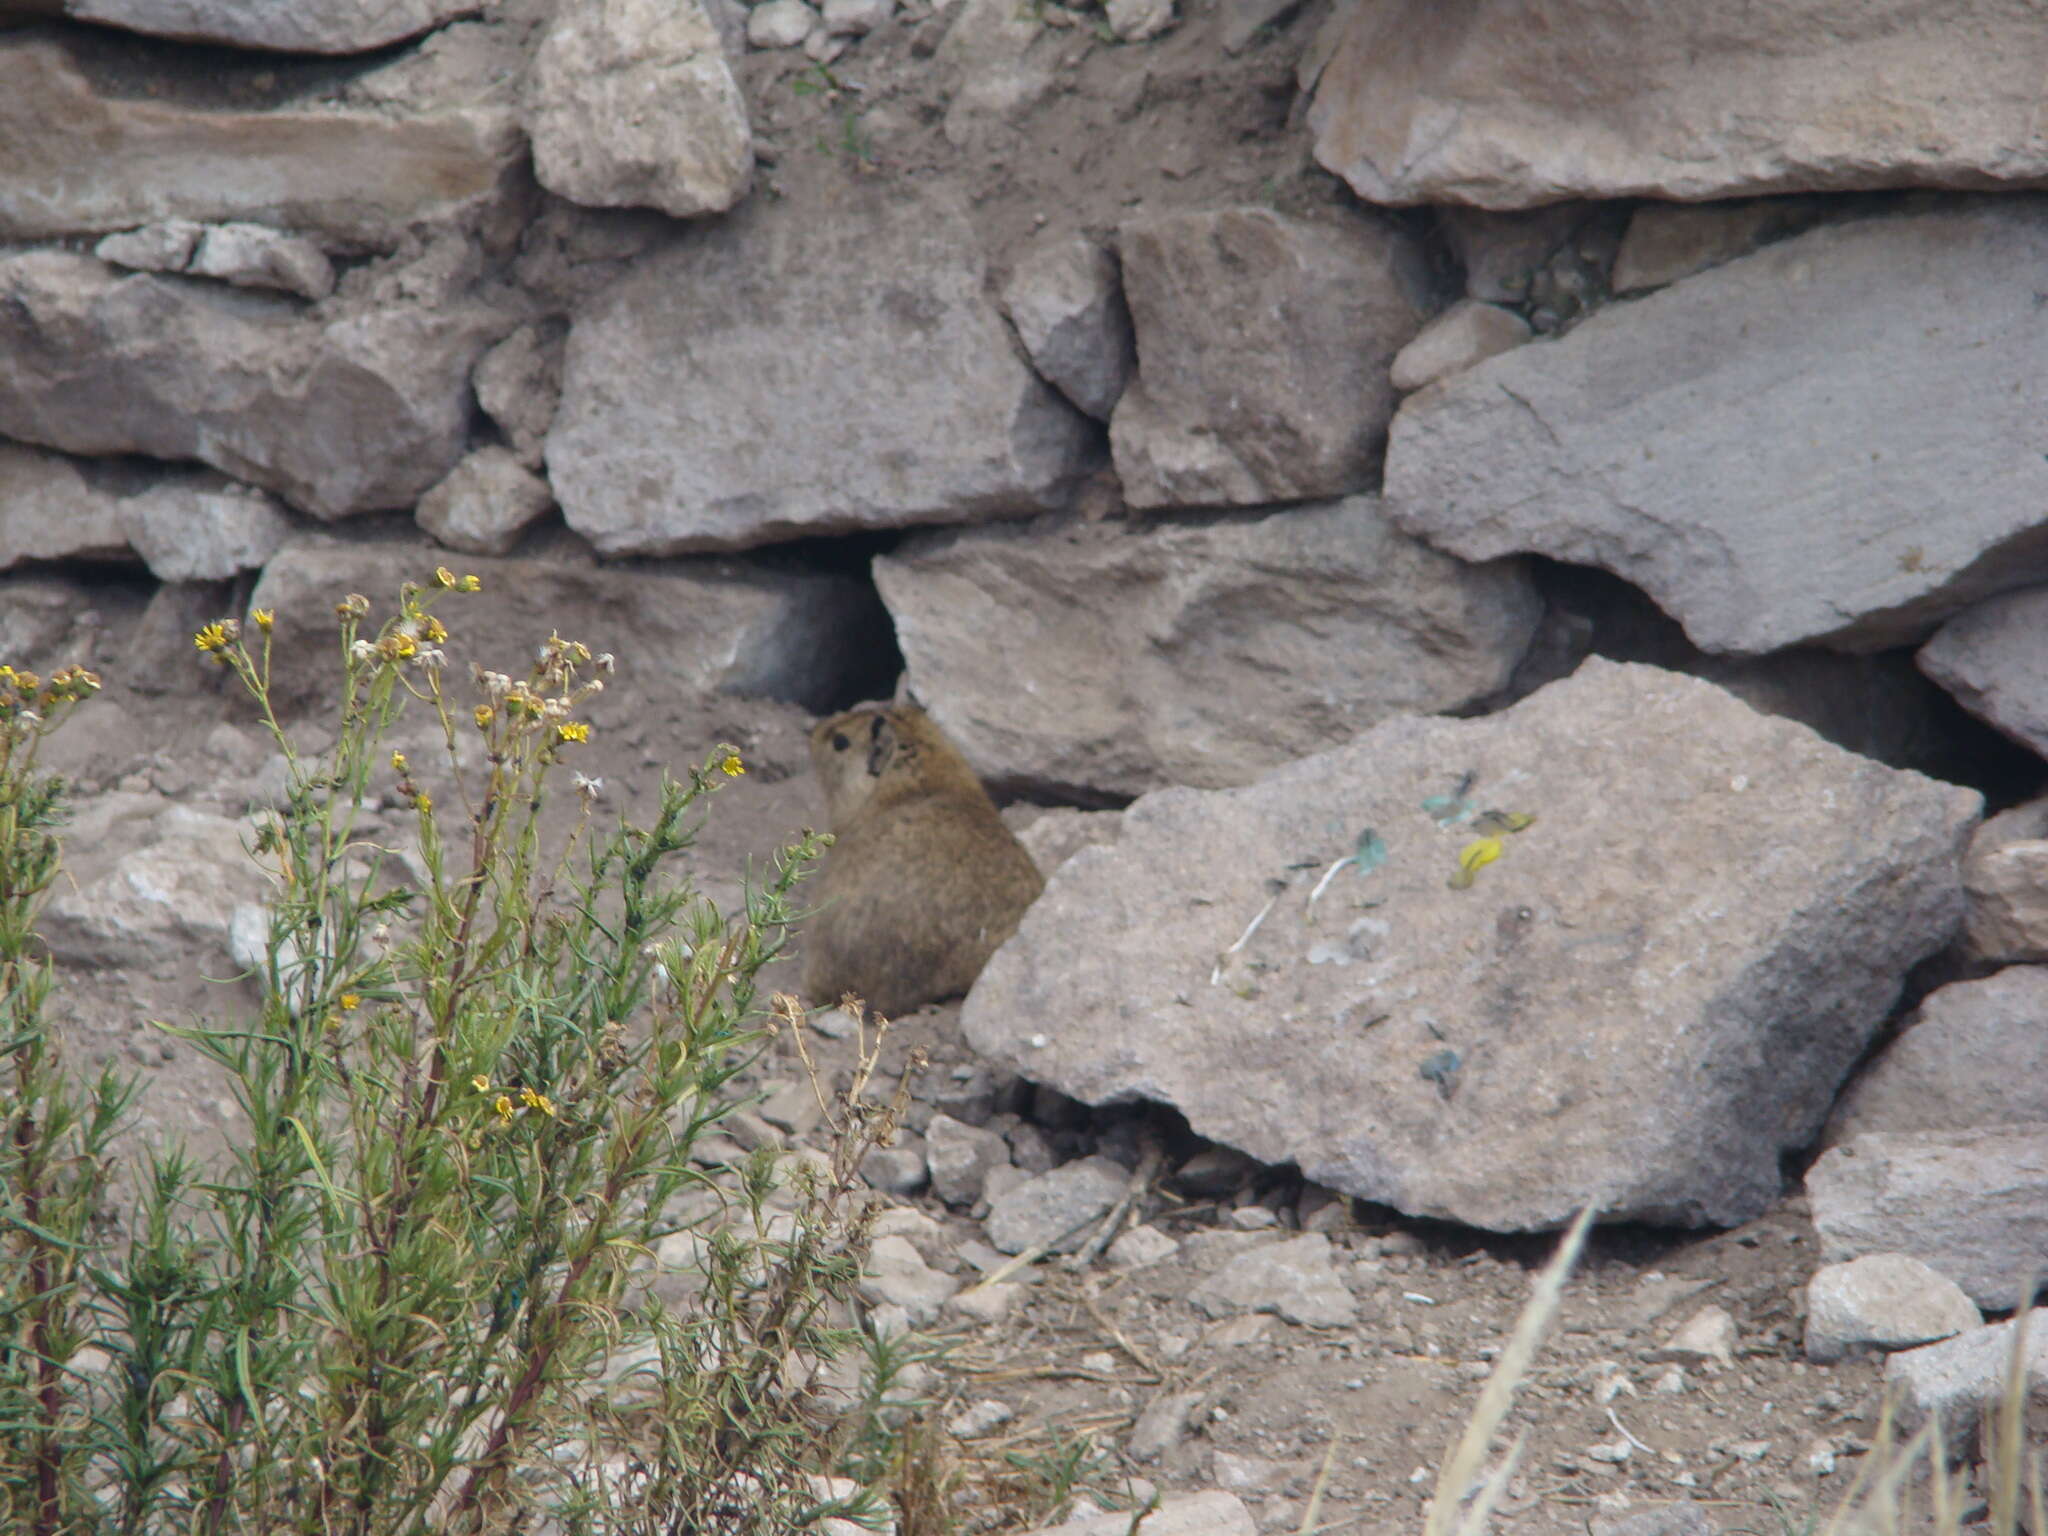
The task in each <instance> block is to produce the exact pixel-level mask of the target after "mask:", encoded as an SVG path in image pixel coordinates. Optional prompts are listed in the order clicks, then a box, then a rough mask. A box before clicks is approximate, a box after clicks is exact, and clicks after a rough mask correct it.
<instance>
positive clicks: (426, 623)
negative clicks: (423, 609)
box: [420, 613, 448, 645]
mask: <svg viewBox="0 0 2048 1536" xmlns="http://www.w3.org/2000/svg"><path fill="white" fill-rule="evenodd" d="M420 637H421V638H422V639H424V640H425V641H426V642H427V644H429V645H439V644H440V643H441V642H442V641H443V640H446V639H447V638H448V626H447V625H446V624H443V623H442V622H441V621H440V620H439V619H437V618H435V617H434V616H433V615H432V614H431V613H430V614H428V615H427V616H426V617H425V618H424V619H422V620H421V621H420Z"/></svg>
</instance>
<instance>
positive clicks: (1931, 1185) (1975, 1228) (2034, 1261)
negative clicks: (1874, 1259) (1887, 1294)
mask: <svg viewBox="0 0 2048 1536" xmlns="http://www.w3.org/2000/svg"><path fill="white" fill-rule="evenodd" d="M1806 1193H1807V1198H1808V1199H1809V1201H1811V1203H1812V1207H1813V1229H1814V1231H1815V1232H1817V1233H1819V1234H1820V1243H1821V1257H1822V1259H1823V1260H1825V1261H1826V1262H1827V1263H1830V1264H1833V1263H1838V1262H1840V1261H1842V1260H1844V1259H1853V1258H1858V1257H1860V1256H1861V1255H1863V1254H1866V1253H1905V1254H1911V1255H1912V1256H1913V1257H1914V1258H1916V1259H1920V1260H1922V1261H1923V1262H1925V1263H1927V1264H1928V1265H1930V1266H1932V1267H1933V1268H1935V1269H1937V1270H1939V1271H1941V1273H1943V1274H1944V1275H1947V1276H1948V1277H1949V1278H1950V1279H1951V1280H1953V1281H1955V1282H1956V1284H1958V1285H1960V1286H1961V1287H1962V1288H1963V1289H1964V1290H1965V1291H1967V1292H1968V1293H1969V1296H1970V1299H1971V1300H1972V1301H1974V1302H1976V1303H1977V1305H1978V1306H1980V1307H1984V1308H1986V1309H1987V1310H1998V1311H2003V1310H2006V1309H2008V1308H2011V1307H2015V1306H2021V1305H2024V1304H2025V1303H2026V1302H2027V1301H2029V1300H2030V1299H2031V1298H2030V1297H2027V1296H2024V1295H2022V1294H2021V1286H2022V1282H2024V1281H2028V1280H2032V1281H2034V1282H2035V1283H2036V1284H2038V1283H2039V1282H2040V1281H2041V1280H2042V1278H2043V1276H2042V1273H2041V1260H2042V1256H2043V1255H2044V1254H2048V1121H2034V1122H2031V1123H2027V1124H2021V1125H2002V1126H1993V1127H1988V1128H1985V1129H1980V1130H1970V1131H1909V1132H1899V1133H1891V1132H1886V1131H1873V1132H1870V1133H1868V1134H1866V1135H1862V1136H1856V1137H1852V1138H1851V1139H1850V1140H1848V1141H1845V1142H1843V1143H1841V1145H1839V1146H1836V1147H1831V1148H1829V1149H1828V1150H1827V1151H1826V1152H1823V1153H1822V1154H1821V1155H1820V1159H1819V1161H1817V1162H1816V1163H1815V1164H1814V1165H1813V1167H1812V1168H1810V1169H1809V1170H1807V1174H1806Z"/></svg>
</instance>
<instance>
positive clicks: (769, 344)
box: [547, 185, 1094, 555]
mask: <svg viewBox="0 0 2048 1536" xmlns="http://www.w3.org/2000/svg"><path fill="white" fill-rule="evenodd" d="M984 276H985V272H984V263H983V260H982V257H981V254H980V250H979V247H978V246H977V244H976V241H975V237H974V234H973V231H972V229H971V228H970V227H969V225H968V223H967V220H966V217H965V215H964V214H963V213H962V211H961V210H960V208H959V207H958V206H956V205H955V204H953V203H952V202H950V201H946V200H942V199H939V198H936V197H932V196H928V195H926V194H922V193H912V192H910V191H908V190H907V189H906V188H903V187H900V186H898V187H891V188H888V189H880V188H874V187H868V186H865V185H862V186H854V187H850V188H848V189H847V190H846V192H845V193H844V200H843V201H842V202H841V203H839V204H837V205H836V206H834V207H833V208H831V209H830V210H822V209H819V208H817V207H799V206H796V205H795V204H791V203H778V204H769V203H766V202H764V201H763V200H761V199H756V200H755V201H754V202H752V203H750V204H748V205H746V206H745V207H743V208H741V209H740V210H738V211H737V212H736V213H735V214H733V215H732V216H731V217H728V218H725V219H721V220H719V221H718V222H717V223H716V224H715V225H713V226H710V227H704V228H699V229H696V230H693V231H691V232H690V233H688V234H686V235H684V236H682V237H681V238H680V239H679V240H678V241H677V243H676V244H674V245H672V246H670V247H669V248H668V249H666V250H663V251H661V252H659V253H657V254H655V255H652V256H650V257H647V258H645V259H643V260H641V261H640V262H639V263H638V264H637V265H636V267H635V269H634V271H633V272H632V274H631V275H630V276H628V277H626V278H625V279H624V280H623V281H621V282H619V283H617V284H615V285H614V286H613V287H611V288H609V289H607V290H606V291H605V292H604V294H603V295H601V296H600V297H599V299H598V300H597V301H596V302H595V303H594V304H593V305H592V306H591V307H590V308H589V309H588V310H587V311H585V312H584V313H582V314H580V315H579V316H577V318H576V320H575V323H574V325H573V327H572V329H571V330H570V333H569V346H568V356H567V359H566V362H565V365H564V380H563V390H562V404H561V408H560V410H559V411H558V412H557V413H556V417H555V422H554V426H553V428H552V429H551V430H550V431H549V433H548V440H547V459H548V471H549V476H550V478H551V479H552V481H553V482H554V487H555V495H556V497H557V498H558V499H559V500H560V502H561V504H562V510H563V511H564V512H565V513H566V514H567V516H568V519H569V523H570V526H571V527H573V528H575V529H576V530H577V531H578V532H580V533H582V534H584V535H585V536H587V537H588V538H589V539H590V540H591V542H592V543H594V544H595V545H596V546H597V547H598V548H599V549H600V550H602V551H603V552H604V553H606V554H643V555H655V554H676V553H680V552H685V551H690V550H704V549H738V548H744V547H747V546H750V545H755V544H764V543H768V542H771V541H773V540H778V539H790V538H797V537H799V536H802V535H807V534H818V533H845V532H850V531H852V530H854V529H857V528H877V527H898V526H902V525H905V524H912V523H932V522H979V521H983V520H986V519H988V518H991V517H1004V516H1018V515H1022V514H1025V513H1029V512H1034V511H1039V510H1043V509H1046V508H1048V507H1053V506H1057V505H1059V504H1061V503H1063V502H1064V501H1065V499H1066V497H1067V496H1068V494H1069V492H1070V490H1071V487H1072V485H1073V483H1074V481H1075V480H1076V479H1078V478H1079V477H1080V476H1081V475H1082V474H1084V473H1086V472H1087V471H1088V470H1089V469H1091V468H1092V467H1093V465H1094V460H1093V457H1092V448H1091V435H1090V430H1089V426H1088V423H1087V420H1086V418H1084V417H1083V416H1081V415H1080V413H1079V412H1077V411H1075V410H1074V409H1073V407H1071V406H1069V405H1068V404H1067V403H1066V402H1065V401H1064V400H1061V399H1060V398H1059V397H1058V395H1056V394H1055V393H1054V392H1053V390H1052V388H1051V386H1050V385H1048V384H1046V383H1045V382H1044V381H1043V380H1041V379H1040V378H1038V377H1037V375H1035V374H1033V373H1032V372H1031V370H1030V369H1029V368H1028V367H1027V366H1026V365H1025V364H1024V362H1023V360H1022V359H1021V358H1019V357H1018V356H1017V355H1016V351H1015V349H1014V347H1013V345H1012V343H1011V342H1010V340H1009V337H1008V335H1007V334H1006V332H1005V329H1004V326H1003V322H1002V318H1001V316H999V315H998V314H997V313H996V311H995V309H994V308H993V307H992V306H991V305H990V304H989V302H988V300H987V298H986V297H985V295H984V293H983V281H984Z"/></svg>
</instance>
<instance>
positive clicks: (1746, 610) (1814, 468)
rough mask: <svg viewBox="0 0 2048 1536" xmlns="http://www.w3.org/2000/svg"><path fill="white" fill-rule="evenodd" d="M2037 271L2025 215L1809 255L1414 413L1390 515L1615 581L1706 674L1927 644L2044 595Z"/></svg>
mask: <svg viewBox="0 0 2048 1536" xmlns="http://www.w3.org/2000/svg"><path fill="white" fill-rule="evenodd" d="M2044 263H2048V207H2043V206H2041V205H2039V204H2035V203H2031V202H2029V203H2024V204H2012V205H2005V206H1997V207H1981V206H1980V207H1975V208H1970V209H1966V210H1957V211H1952V212H1946V213H1932V214H1920V215H1909V216H1904V217H1897V218H1881V219H1870V220H1866V221H1861V222H1857V223H1852V224H1842V225H1835V226H1831V227H1828V228H1825V229H1818V230H1813V231H1810V232H1808V233H1807V234H1805V235H1802V236H1800V237H1798V238H1797V239H1793V240H1788V241H1785V242H1784V243H1782V244H1779V245H1774V246H1771V247H1769V248H1767V249H1765V250H1762V251H1759V252H1757V253H1756V254H1755V255H1753V256H1748V257H1744V258H1743V259H1742V260H1740V261H1734V262H1730V263H1729V264H1727V265H1726V266H1723V267H1717V268H1715V269H1714V270H1713V271H1711V272H1703V273H1700V274H1699V275H1698V276H1696V277H1691V278H1688V279H1686V280H1685V281H1684V282H1682V283H1678V284H1675V285H1674V286H1672V287H1670V288H1667V289H1664V290H1663V291H1662V292H1659V293H1655V294H1652V295H1650V296H1649V297H1647V298H1645V299H1642V300H1640V301H1638V302H1636V303H1633V304H1627V305H1616V306H1614V307H1612V308H1610V309H1607V310H1604V311H1602V312H1600V313H1599V314H1596V315H1594V316H1593V317H1592V318H1591V319H1589V320H1587V321H1586V322H1585V323H1584V324H1582V325H1580V326H1579V327H1578V328H1577V329H1575V330H1573V331H1572V332H1571V333H1570V334H1568V335H1566V336H1564V337H1563V338H1561V339H1559V340H1556V341H1552V342H1549V343H1547V344H1545V345H1542V346H1528V347H1521V348H1517V349H1516V350H1515V351H1513V352H1510V353H1507V354H1506V355H1504V356H1501V357H1496V358H1493V359H1491V360H1490V361H1488V362H1485V363H1482V364H1480V365H1479V366H1478V367H1476V368H1473V369H1471V370H1469V371H1467V372H1465V373H1463V374H1460V375H1458V376H1457V377H1456V378H1454V379H1449V380H1446V381H1444V382H1443V383H1442V384H1441V385H1439V386H1438V387H1437V388H1435V389H1432V390H1428V391H1425V392H1423V393H1422V394H1419V395H1416V396H1413V397H1411V398H1410V399H1409V400H1408V401H1407V402H1406V403H1405V404H1404V405H1403V407H1402V409H1401V412H1400V414H1399V416H1397V417H1396V418H1395V421H1394V425H1393V432H1392V438H1391V441H1390V443H1389V446H1388V450H1387V474H1386V487H1387V500H1388V505H1389V510H1390V511H1391V512H1392V514H1393V515H1394V517H1395V518H1396V520H1397V521H1399V522H1400V523H1401V524H1402V525H1403V526H1404V527H1406V528H1407V529H1408V530H1409V531H1410V532H1413V533H1416V534H1418V535H1420V536H1421V537H1423V538H1426V539H1428V540H1429V541H1430V542H1431V543H1433V544H1436V545H1437V546H1439V547H1440V548H1443V549H1447V550H1449V551H1450V552H1451V553H1453V554H1457V555H1461V556H1463V557H1464V558H1466V559H1473V560H1485V559H1492V558H1494V557H1496V556H1499V555H1504V554H1511V553H1516V552H1523V551H1534V552H1538V553H1542V554H1547V555H1552V556H1555V557H1556V558H1558V559H1560V560H1568V561H1572V562H1575V563H1579V564H1588V565H1599V566H1603V567H1605V568H1606V569H1608V570H1610V571H1613V572H1614V573H1615V574H1616V575H1619V576H1622V577H1625V578H1626V579H1628V580H1629V581H1632V582H1634V583H1636V585H1638V586H1640V587H1642V588H1643V589H1644V590H1645V591H1647V592H1648V593H1649V594H1650V595H1651V596H1652V597H1653V598H1654V599H1656V601H1657V603H1658V606H1659V607H1661V608H1663V609H1664V611H1665V612H1667V613H1669V614H1670V615H1671V616H1672V617H1673V618H1675V619H1677V620H1678V621H1679V622H1680V623H1681V624H1683V625H1684V626H1685V629H1686V632H1687V633H1688V634H1689V635H1690V636H1691V637H1692V639H1693V640H1694V641H1695V642H1696V643H1697V644H1699V645H1700V646H1702V647H1704V648H1705V649H1707V650H1710V651H1739V652H1760V651H1768V650H1775V649H1777V648H1779V647H1781V646H1786V645H1791V644H1795V643H1798V642H1800V641H1807V640H1819V641H1824V642H1826V643H1827V644H1830V645H1833V646H1836V647H1837V648H1841V649H1851V650H1876V649H1881V648H1883V647H1886V646H1890V645H1896V644H1899V643H1902V642H1905V641H1912V640H1918V639H1920V638H1921V637H1923V636H1924V635H1925V634H1926V633H1927V632H1928V630H1929V629H1931V628H1932V627H1933V626H1934V625H1936V624H1938V623H1939V622H1940V621H1941V620H1942V619H1944V618H1946V617H1948V616H1949V615H1951V614H1953V613H1956V612H1958V611H1960V610H1961V609H1963V608H1965V607H1967V606H1968V605H1969V604H1970V603H1972V602H1974V601H1976V600H1978V599H1980V598H1982V597H1984V596H1986V595H1988V594H1990V593H1993V592H1997V591H2001V590H2006V589H2010V588H2012V587H2016V586H2021V585H2024V584H2025V583H2027V582H2028V581H2031V580H2038V579H2039V578H2040V576H2041V574H2042V573H2043V571H2044V569H2048V525H2044V524H2043V523H2042V520H2041V513H2040V508H2041V506H2042V505H2043V502H2044V498H2048V460H2044V459H2043V457H2042V455H2041V454H2040V453H2038V452H2035V451H2034V450H2033V449H2032V448H2031V446H2029V444H2030V442H2031V439H2029V438H2028V437H2027V431H2028V430H2029V428H2028V425H2027V423H2028V422H2029V421H2030V420H2031V418H2030V417H2029V415H2028V410H2029V407H2028V404H2027V402H2028V399H2029V396H2030V391H2031V390H2032V387H2033V385H2032V383H2031V381H2032V380H2034V379H2036V378H2038V377H2039V375H2040V373H2041V372H2042V370H2043V368H2044V367H2048V311H2042V310H2041V309H2039V308H2038V307H2037V306H2036V304H2035V302H2034V289H2035V287H2036V286H2037V282H2036V274H2037V273H2038V272H2039V271H2040V269H2041V267H2042V265H2043V264H2044ZM1906 315H1910V316H1911V317H1912V323H1910V324H1901V323H1900V317H1901V316H1906Z"/></svg>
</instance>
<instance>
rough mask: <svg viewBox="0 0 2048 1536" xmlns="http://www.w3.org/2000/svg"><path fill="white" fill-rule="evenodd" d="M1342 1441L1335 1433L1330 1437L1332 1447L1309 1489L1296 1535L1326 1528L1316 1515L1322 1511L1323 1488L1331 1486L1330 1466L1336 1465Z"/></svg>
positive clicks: (1324, 1456)
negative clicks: (1320, 1524) (1321, 1524)
mask: <svg viewBox="0 0 2048 1536" xmlns="http://www.w3.org/2000/svg"><path fill="white" fill-rule="evenodd" d="M1341 1443H1342V1442H1340V1441H1339V1440H1338V1439H1337V1437H1336V1436H1335V1435H1332V1436H1331V1437H1330V1448H1329V1449H1328V1450H1327V1451H1325V1452H1323V1465H1322V1470H1320V1471H1319V1472H1317V1473H1316V1482H1315V1486H1314V1487H1313V1488H1311V1489H1309V1491H1308V1508H1306V1509H1304V1510H1303V1511H1302V1512H1301V1524H1300V1526H1299V1527H1298V1528H1297V1529H1296V1531H1295V1536H1311V1533H1312V1532H1315V1531H1319V1530H1322V1529H1324V1527H1322V1526H1319V1525H1317V1524H1316V1516H1317V1515H1319V1514H1320V1513H1322V1508H1323V1490H1324V1489H1325V1488H1327V1487H1329V1486H1330V1468H1331V1467H1333V1466H1335V1465H1336V1462H1337V1447H1338V1445H1339V1444H1341ZM1335 1523H1336V1524H1337V1525H1342V1524H1344V1523H1345V1522H1344V1521H1342V1520H1339V1521H1336V1522H1335Z"/></svg>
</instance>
